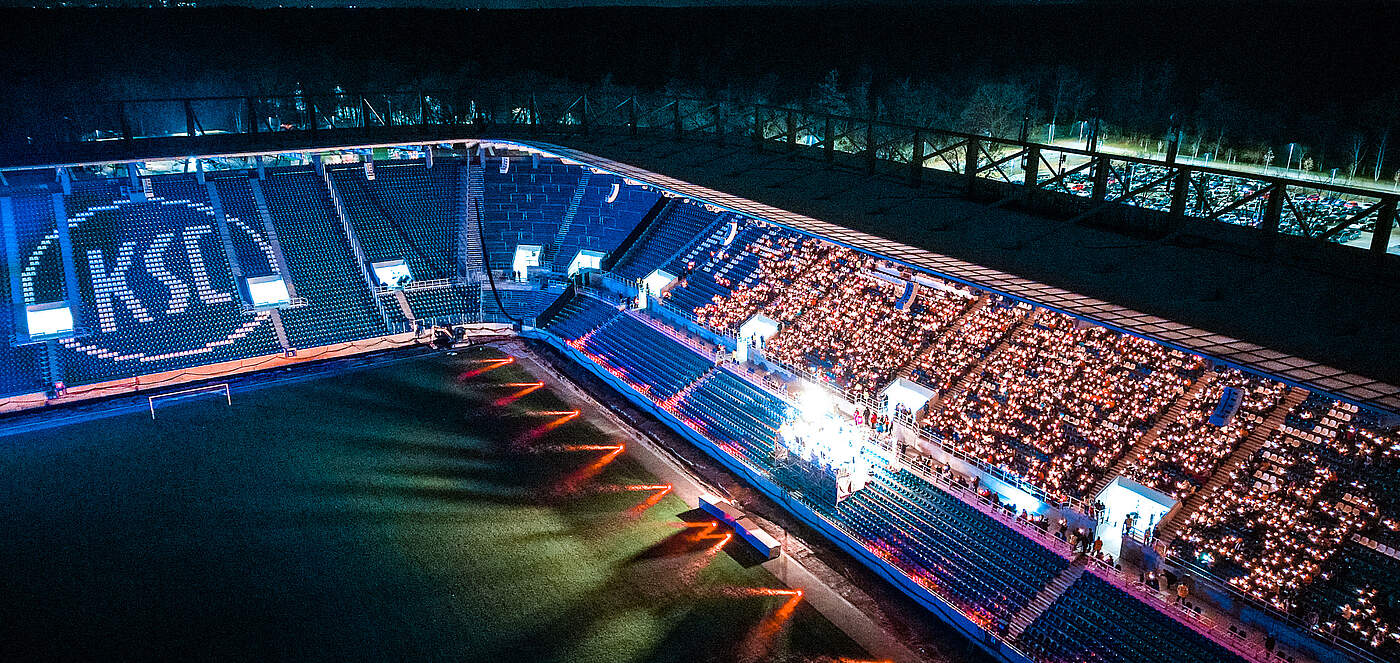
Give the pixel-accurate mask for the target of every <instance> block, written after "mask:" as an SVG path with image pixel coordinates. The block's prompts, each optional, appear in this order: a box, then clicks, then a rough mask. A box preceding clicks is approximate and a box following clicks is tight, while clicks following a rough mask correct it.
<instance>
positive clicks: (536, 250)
mask: <svg viewBox="0 0 1400 663" xmlns="http://www.w3.org/2000/svg"><path fill="white" fill-rule="evenodd" d="M543 253H544V247H543V246H540V245H538V244H520V245H518V246H516V247H515V259H514V260H512V261H511V264H510V269H511V274H512V275H514V277H515V280H516V281H520V282H521V283H524V282H525V281H526V280H528V279H529V278H530V268H531V267H539V266H540V255H541V254H543Z"/></svg>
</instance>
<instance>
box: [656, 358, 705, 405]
mask: <svg viewBox="0 0 1400 663" xmlns="http://www.w3.org/2000/svg"><path fill="white" fill-rule="evenodd" d="M718 370H719V365H718V364H716V365H714V366H711V367H710V368H709V370H707V371H705V372H704V373H701V374H700V377H698V378H695V381H694V382H692V383H690V384H688V385H686V386H685V388H684V389H682V390H680V391H678V392H676V395H675V396H672V397H670V398H668V399H666V400H664V401H661V402H659V403H657V405H659V406H660V407H661V409H663V410H665V411H667V412H671V413H675V411H676V404H677V403H679V402H681V401H682V400H684V399H685V397H687V396H689V395H690V392H692V391H695V390H696V389H698V388H699V387H700V385H702V384H704V383H705V381H706V380H709V379H710V376H711V375H714V374H715V371H718Z"/></svg>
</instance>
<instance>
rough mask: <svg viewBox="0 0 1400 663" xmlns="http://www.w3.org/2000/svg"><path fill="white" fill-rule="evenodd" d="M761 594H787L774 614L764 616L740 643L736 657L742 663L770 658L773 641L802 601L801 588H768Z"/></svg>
mask: <svg viewBox="0 0 1400 663" xmlns="http://www.w3.org/2000/svg"><path fill="white" fill-rule="evenodd" d="M759 594H760V595H767V596H787V597H788V600H786V601H784V602H783V604H782V605H781V606H778V609H777V610H774V611H773V614H771V615H768V616H767V617H764V618H763V621H760V622H759V623H758V624H756V625H755V626H754V627H753V630H752V631H749V634H748V635H747V636H745V637H744V640H743V642H741V643H739V650H738V652H737V654H738V656H737V657H736V658H737V659H738V660H739V661H740V662H741V663H756V662H757V661H762V660H765V659H766V658H768V655H769V653H771V651H772V649H773V643H774V642H776V641H777V639H778V634H779V633H781V632H782V630H783V627H784V626H786V625H787V623H788V622H789V621H791V620H792V616H793V615H794V614H795V613H796V612H797V604H799V603H801V602H802V590H800V589H767V590H763V591H761V592H759Z"/></svg>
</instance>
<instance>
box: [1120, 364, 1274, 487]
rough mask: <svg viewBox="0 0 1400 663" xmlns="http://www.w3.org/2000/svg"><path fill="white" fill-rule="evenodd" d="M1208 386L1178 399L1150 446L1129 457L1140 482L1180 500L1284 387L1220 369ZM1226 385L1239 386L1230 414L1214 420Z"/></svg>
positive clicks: (1268, 409)
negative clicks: (1177, 409) (1175, 411)
mask: <svg viewBox="0 0 1400 663" xmlns="http://www.w3.org/2000/svg"><path fill="white" fill-rule="evenodd" d="M1217 376H1218V377H1217V379H1216V380H1215V382H1214V383H1212V384H1211V388H1209V389H1198V390H1196V392H1195V393H1194V394H1192V395H1191V396H1190V397H1189V398H1188V399H1187V400H1186V401H1185V403H1184V404H1183V407H1182V410H1181V414H1180V415H1179V416H1178V417H1176V418H1175V419H1174V420H1173V421H1171V422H1170V423H1168V424H1167V425H1166V426H1165V427H1164V428H1163V429H1161V431H1160V433H1159V434H1158V435H1157V438H1156V439H1154V440H1153V441H1152V444H1151V446H1149V447H1148V448H1147V450H1146V451H1145V452H1144V453H1143V454H1142V455H1141V456H1139V457H1138V458H1135V459H1133V463H1132V465H1130V466H1129V467H1128V472H1127V474H1128V475H1129V476H1131V477H1132V478H1133V479H1136V480H1137V481H1139V482H1141V483H1142V484H1143V485H1145V486H1149V487H1151V488H1155V489H1157V490H1160V491H1162V492H1163V493H1166V494H1168V495H1171V496H1172V497H1174V498H1176V499H1177V500H1184V499H1186V498H1187V497H1188V496H1190V495H1191V494H1192V493H1194V492H1196V491H1197V490H1199V489H1200V488H1201V487H1202V486H1204V485H1205V483H1206V482H1207V481H1209V480H1210V477H1211V475H1213V474H1214V473H1215V471H1216V469H1218V468H1219V467H1220V464H1221V463H1222V462H1224V461H1225V459H1226V458H1227V457H1229V456H1230V454H1232V453H1234V451H1235V449H1237V448H1239V446H1240V445H1241V444H1243V443H1244V441H1245V439H1246V438H1248V437H1249V434H1250V433H1252V432H1253V431H1254V429H1255V428H1256V427H1258V426H1259V425H1260V424H1262V423H1263V422H1264V419H1265V418H1266V417H1268V415H1269V413H1270V412H1272V411H1273V409H1274V408H1275V407H1277V406H1278V405H1279V403H1281V402H1282V401H1283V396H1284V394H1285V393H1287V391H1288V388H1287V387H1286V386H1284V385H1283V384H1282V383H1280V382H1275V381H1273V380H1269V379H1267V378H1262V377H1258V376H1255V375H1250V374H1248V373H1245V372H1243V371H1239V370H1236V369H1232V368H1231V369H1224V370H1222V371H1220V372H1218V373H1217ZM1227 388H1233V389H1238V390H1240V393H1241V394H1242V396H1241V401H1240V405H1239V409H1238V410H1236V411H1235V413H1234V415H1233V416H1232V417H1230V418H1229V419H1228V421H1226V422H1225V425H1223V426H1219V425H1216V424H1214V423H1211V415H1212V414H1213V413H1214V412H1215V409H1216V407H1217V405H1219V403H1220V400H1221V398H1222V395H1223V394H1224V392H1225V390H1226V389H1227Z"/></svg>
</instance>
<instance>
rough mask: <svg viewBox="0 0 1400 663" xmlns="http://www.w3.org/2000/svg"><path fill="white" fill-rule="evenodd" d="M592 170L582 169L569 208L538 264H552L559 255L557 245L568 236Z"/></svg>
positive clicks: (586, 189)
mask: <svg viewBox="0 0 1400 663" xmlns="http://www.w3.org/2000/svg"><path fill="white" fill-rule="evenodd" d="M592 172H593V171H591V170H588V169H584V171H583V176H582V177H580V178H579V180H578V186H577V187H575V188H574V197H573V198H572V199H570V200H569V208H568V209H567V210H566V211H565V212H564V218H563V219H562V220H561V221H560V222H559V229H558V230H557V231H555V233H554V239H553V240H552V241H551V242H550V243H549V244H546V245H545V247H544V256H543V257H542V258H541V259H540V264H543V265H553V264H554V258H555V257H557V256H558V255H559V246H560V245H561V244H563V243H564V238H565V237H568V235H569V228H570V226H572V225H573V223H574V217H575V216H577V215H578V206H579V204H580V203H582V202H583V194H584V193H585V192H587V191H588V177H589V175H590V174H591V173H592Z"/></svg>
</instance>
